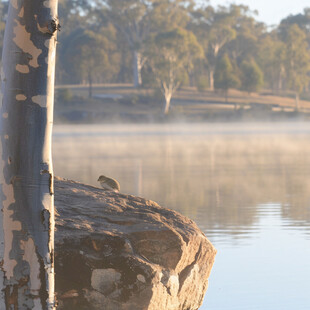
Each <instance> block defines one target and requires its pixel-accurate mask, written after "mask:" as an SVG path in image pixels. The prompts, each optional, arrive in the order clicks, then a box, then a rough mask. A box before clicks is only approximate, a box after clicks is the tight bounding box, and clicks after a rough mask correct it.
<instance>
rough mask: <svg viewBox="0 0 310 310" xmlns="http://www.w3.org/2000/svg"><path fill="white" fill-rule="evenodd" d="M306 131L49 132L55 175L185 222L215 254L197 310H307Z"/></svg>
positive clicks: (84, 128)
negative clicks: (102, 182) (106, 187)
mask: <svg viewBox="0 0 310 310" xmlns="http://www.w3.org/2000/svg"><path fill="white" fill-rule="evenodd" d="M309 141H310V125H307V124H296V123H291V124H277V125H270V124H269V125H268V124H255V125H254V124H252V125H246V124H209V125H197V124H195V125H182V124H176V125H129V126H125V125H102V126H99V125H97V126H96V125H79V126H72V125H67V126H65V125H62V126H60V125H58V126H55V130H54V141H53V143H54V170H55V174H56V175H59V176H62V177H65V178H69V179H75V180H78V181H81V182H85V183H88V184H93V185H98V183H97V181H96V180H97V178H98V176H99V175H100V174H105V175H108V176H112V177H114V178H116V179H117V180H118V181H119V182H120V184H121V189H122V190H121V191H122V192H123V193H129V194H134V195H139V196H142V197H146V198H149V199H152V200H155V201H157V202H158V203H159V204H161V205H162V206H165V207H168V208H171V209H175V210H177V211H179V212H181V213H182V214H184V215H186V216H188V217H190V218H192V219H193V220H194V221H196V223H197V224H198V225H199V227H200V228H201V229H202V230H203V231H204V232H205V234H206V235H207V237H208V238H209V239H210V241H211V242H212V243H213V244H214V246H215V247H216V248H217V250H218V254H217V256H216V260H215V264H214V267H213V270H212V273H211V277H210V284H209V289H208V292H207V295H206V298H205V301H204V304H203V306H202V307H201V309H202V310H222V309H223V310H226V309H227V310H233V309H238V310H254V309H255V310H256V309H261V310H269V309H270V310H286V309H287V310H291V309H298V310H303V309H309V307H310V294H309V284H308V282H309V278H310V259H309V258H310V143H309Z"/></svg>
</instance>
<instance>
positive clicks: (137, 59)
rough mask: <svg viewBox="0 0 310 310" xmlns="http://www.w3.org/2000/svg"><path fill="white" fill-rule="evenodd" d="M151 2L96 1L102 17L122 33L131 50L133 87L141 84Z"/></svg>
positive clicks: (135, 0)
mask: <svg viewBox="0 0 310 310" xmlns="http://www.w3.org/2000/svg"><path fill="white" fill-rule="evenodd" d="M152 2H153V1H152V0H149V1H144V0H127V1H123V0H106V1H103V2H98V3H99V4H100V5H101V10H103V12H104V17H105V18H108V19H109V20H110V22H111V23H113V24H114V25H115V27H116V28H117V29H118V30H119V32H120V33H121V34H122V35H123V37H124V38H125V40H126V42H127V44H128V46H129V48H130V50H131V52H132V68H133V81H134V86H135V87H138V86H141V84H142V80H141V69H142V67H143V65H144V62H145V59H144V57H143V54H142V51H143V48H144V42H145V40H146V39H147V37H148V35H149V33H150V29H151V24H150V19H151V10H152V8H153V3H152Z"/></svg>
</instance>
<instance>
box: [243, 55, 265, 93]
mask: <svg viewBox="0 0 310 310" xmlns="http://www.w3.org/2000/svg"><path fill="white" fill-rule="evenodd" d="M240 70H241V89H242V90H245V91H247V92H248V93H249V94H250V93H252V92H257V91H259V90H260V89H261V87H262V86H263V84H264V76H263V72H262V71H261V69H260V68H259V67H258V65H257V64H256V62H255V61H254V60H253V59H251V60H250V61H246V60H245V61H243V62H242V64H241V67H240Z"/></svg>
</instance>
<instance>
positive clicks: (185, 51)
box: [147, 28, 203, 114]
mask: <svg viewBox="0 0 310 310" xmlns="http://www.w3.org/2000/svg"><path fill="white" fill-rule="evenodd" d="M202 55H203V51H202V48H201V46H200V45H199V44H198V42H197V39H196V37H195V36H194V34H193V33H191V32H190V31H187V30H184V29H179V28H178V29H174V30H172V31H169V32H164V33H159V34H157V35H156V36H155V37H154V38H153V39H152V40H151V41H150V42H149V44H148V50H147V57H148V64H149V66H150V67H151V69H152V72H153V74H154V78H155V80H156V81H157V84H158V86H159V88H160V90H161V92H162V94H163V96H164V97H165V107H164V113H165V114H168V113H169V109H170V101H171V98H172V95H173V94H174V92H175V91H176V90H177V88H178V87H179V86H180V84H181V82H182V80H184V75H185V74H186V67H188V66H192V61H193V60H194V59H195V58H199V57H202Z"/></svg>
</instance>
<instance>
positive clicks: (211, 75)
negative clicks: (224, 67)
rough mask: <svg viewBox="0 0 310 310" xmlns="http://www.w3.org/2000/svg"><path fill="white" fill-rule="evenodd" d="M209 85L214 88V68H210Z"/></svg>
mask: <svg viewBox="0 0 310 310" xmlns="http://www.w3.org/2000/svg"><path fill="white" fill-rule="evenodd" d="M209 87H210V90H212V91H213V90H214V69H209Z"/></svg>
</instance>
